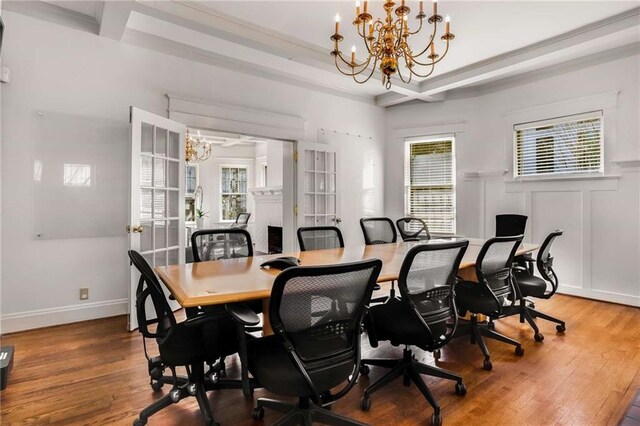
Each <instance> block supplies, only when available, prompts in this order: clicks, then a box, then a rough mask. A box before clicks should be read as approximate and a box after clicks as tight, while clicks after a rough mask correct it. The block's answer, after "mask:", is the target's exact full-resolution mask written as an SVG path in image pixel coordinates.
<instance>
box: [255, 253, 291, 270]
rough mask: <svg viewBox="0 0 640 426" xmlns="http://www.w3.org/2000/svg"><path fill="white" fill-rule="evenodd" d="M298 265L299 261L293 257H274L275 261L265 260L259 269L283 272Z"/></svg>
mask: <svg viewBox="0 0 640 426" xmlns="http://www.w3.org/2000/svg"><path fill="white" fill-rule="evenodd" d="M299 265H300V259H298V258H297V257H293V256H283V257H276V258H275V259H271V260H267V261H266V262H264V263H263V264H262V265H260V267H261V268H269V269H278V270H280V271H284V270H285V269H287V268H291V267H294V266H299Z"/></svg>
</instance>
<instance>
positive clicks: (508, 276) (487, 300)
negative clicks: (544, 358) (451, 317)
mask: <svg viewBox="0 0 640 426" xmlns="http://www.w3.org/2000/svg"><path fill="white" fill-rule="evenodd" d="M521 241H522V235H518V236H515V237H495V238H491V239H489V240H487V242H485V243H484V245H483V246H482V248H481V249H480V253H479V254H478V258H477V260H476V268H475V269H476V276H477V278H478V282H470V281H463V282H461V283H459V284H458V285H457V287H456V304H457V305H458V310H459V311H460V312H461V315H465V314H466V313H467V311H469V312H471V321H470V322H468V323H461V324H459V325H458V331H457V332H456V336H458V335H462V334H469V335H470V338H471V343H472V344H477V345H478V346H479V347H480V350H481V351H482V354H483V355H484V362H483V365H482V366H483V368H484V369H485V370H487V371H490V370H491V369H492V368H493V364H492V363H491V355H490V354H489V349H487V345H486V344H485V342H484V340H483V336H484V337H488V338H490V339H495V340H498V341H501V342H504V343H508V344H510V345H513V346H515V347H516V349H515V352H516V355H518V356H521V355H523V354H524V349H523V348H522V345H521V344H520V342H518V341H516V340H513V339H511V338H509V337H506V336H503V335H502V334H500V333H498V332H496V331H495V330H494V329H493V327H491V326H488V325H481V324H479V323H478V314H483V315H487V316H488V317H489V318H490V319H491V320H494V319H497V318H499V317H501V316H503V314H504V312H503V305H504V304H505V301H507V300H515V298H517V295H516V291H515V287H514V284H513V280H512V267H513V266H512V263H513V256H514V255H515V252H516V250H517V249H518V245H520V242H521Z"/></svg>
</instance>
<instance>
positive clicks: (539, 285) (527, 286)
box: [515, 272, 547, 298]
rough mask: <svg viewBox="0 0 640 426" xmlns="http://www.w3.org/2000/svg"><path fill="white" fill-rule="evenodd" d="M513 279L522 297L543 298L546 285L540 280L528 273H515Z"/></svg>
mask: <svg viewBox="0 0 640 426" xmlns="http://www.w3.org/2000/svg"><path fill="white" fill-rule="evenodd" d="M515 278H516V281H517V282H518V287H519V288H520V293H521V294H522V296H523V297H528V296H531V297H537V298H544V297H545V292H546V291H547V283H546V281H545V280H543V279H542V278H540V277H536V276H535V275H531V274H529V273H528V272H516V274H515Z"/></svg>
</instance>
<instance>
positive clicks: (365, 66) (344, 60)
mask: <svg viewBox="0 0 640 426" xmlns="http://www.w3.org/2000/svg"><path fill="white" fill-rule="evenodd" d="M335 56H336V57H338V56H339V57H340V59H341V60H342V62H344V63H345V64H346V65H347V66H348V67H349V68H360V67H364V68H367V66H368V65H369V62H371V55H369V59H367V62H363V63H360V64H358V63H356V64H351V62H349V61H347V60H346V59H344V57H343V56H342V52H337V53H336V54H335ZM351 65H353V66H351ZM336 66H338V64H337V59H336ZM363 70H364V69H363ZM363 70H360V71H358V72H357V73H356V74H359V73H361V72H362V71H363Z"/></svg>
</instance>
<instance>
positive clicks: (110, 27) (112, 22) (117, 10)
mask: <svg viewBox="0 0 640 426" xmlns="http://www.w3.org/2000/svg"><path fill="white" fill-rule="evenodd" d="M132 9H133V2H131V1H103V2H102V13H101V16H100V30H99V32H98V34H99V35H100V36H101V37H106V38H110V39H113V40H118V41H120V40H122V36H123V35H124V30H125V29H126V28H127V21H129V16H130V15H131V10H132Z"/></svg>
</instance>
